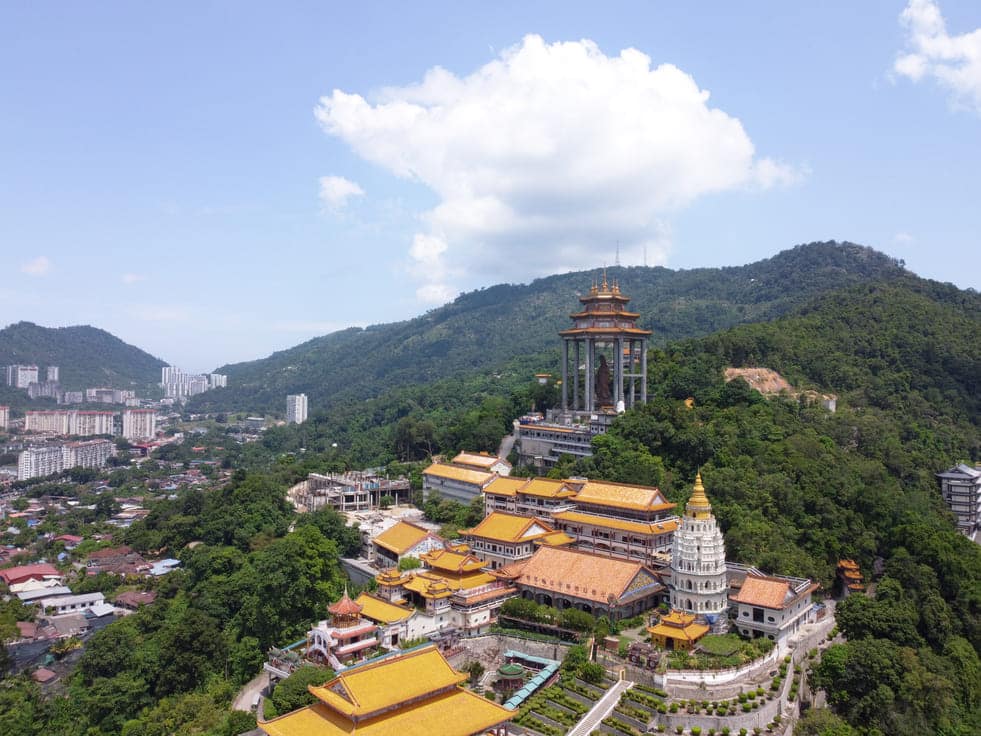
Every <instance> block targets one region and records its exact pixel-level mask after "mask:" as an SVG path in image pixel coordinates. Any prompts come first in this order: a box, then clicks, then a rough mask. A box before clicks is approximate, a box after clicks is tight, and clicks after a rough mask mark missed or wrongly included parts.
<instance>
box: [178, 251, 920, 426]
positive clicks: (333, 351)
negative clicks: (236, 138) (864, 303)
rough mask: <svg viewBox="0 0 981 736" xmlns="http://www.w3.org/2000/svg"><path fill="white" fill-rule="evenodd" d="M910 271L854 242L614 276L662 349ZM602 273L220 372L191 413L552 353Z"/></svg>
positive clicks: (548, 360)
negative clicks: (219, 381) (217, 387)
mask: <svg viewBox="0 0 981 736" xmlns="http://www.w3.org/2000/svg"><path fill="white" fill-rule="evenodd" d="M905 273H907V272H906V271H905V270H904V269H903V268H902V266H901V264H899V263H897V262H896V261H895V260H894V259H892V258H889V257H888V256H886V255H883V254H882V253H878V252H876V251H874V250H872V249H870V248H866V247H863V246H858V245H853V244H850V243H833V242H832V243H812V244H810V245H801V246H797V247H796V248H793V249H791V250H787V251H784V252H782V253H779V254H778V255H776V256H774V257H773V258H768V259H766V260H763V261H759V262H757V263H753V264H750V265H747V266H739V267H731V268H704V269H694V270H689V271H672V270H670V269H667V268H660V267H656V268H644V267H630V268H610V269H609V270H608V277H609V278H610V279H613V278H616V279H617V280H618V281H619V283H620V286H621V289H622V291H623V292H624V293H625V294H626V295H627V296H630V297H631V298H632V299H633V301H632V302H631V308H632V309H634V310H635V311H638V312H640V313H641V315H643V316H642V317H641V320H640V321H641V324H642V325H643V326H645V327H647V328H649V329H651V330H653V332H654V336H653V342H654V344H655V345H657V344H663V343H665V342H667V341H669V340H674V339H678V338H683V337H692V336H698V335H706V334H709V333H712V332H715V331H717V330H720V329H723V328H726V327H730V326H733V325H736V324H741V323H747V322H759V321H765V320H768V319H772V318H774V317H777V316H780V315H782V314H786V313H787V312H788V311H790V310H792V309H793V308H794V307H796V306H799V305H801V304H803V303H804V302H806V301H808V300H809V299H812V298H814V297H815V296H817V295H819V294H822V293H827V292H829V291H832V290H835V289H839V288H842V287H846V286H850V285H855V284H859V283H865V282H870V281H881V280H890V279H895V278H898V277H900V276H902V275H903V274H905ZM600 278H602V271H601V270H596V271H587V272H578V273H567V274H562V275H557V276H549V277H546V278H542V279H537V280H536V281H533V282H532V283H530V284H519V285H513V284H501V285H498V286H492V287H489V288H486V289H481V290H479V291H474V292H470V293H467V294H463V295H461V296H459V297H458V298H457V299H455V300H454V301H453V302H451V303H449V304H447V305H445V306H442V307H439V308H437V309H433V310H431V311H429V312H427V313H426V314H424V315H422V316H420V317H416V318H415V319H411V320H408V321H405V322H397V323H392V324H385V325H374V326H371V327H368V328H366V329H361V328H351V329H347V330H342V331H340V332H335V333H332V334H329V335H325V336H324V337H318V338H314V339H312V340H309V341H307V342H305V343H303V344H301V345H298V346H296V347H294V348H290V349H288V350H283V351H281V352H278V353H274V354H273V355H271V356H269V357H268V358H264V359H262V360H256V361H251V362H248V363H237V364H232V365H226V366H223V367H221V368H220V369H218V370H219V372H221V373H227V374H228V389H226V390H223V391H220V392H213V393H209V394H204V395H201V396H199V397H197V398H196V399H195V400H194V401H193V402H192V405H191V406H192V408H196V409H217V410H236V409H241V410H245V409H252V410H272V411H283V410H284V409H283V407H284V405H285V396H286V394H287V393H297V392H304V393H306V394H307V395H308V396H309V397H310V404H311V409H316V408H331V407H335V406H338V405H340V404H343V403H346V402H348V401H351V400H364V399H367V398H371V397H374V396H378V395H380V394H382V393H384V392H386V391H388V390H390V389H393V388H396V387H398V386H404V385H409V384H416V383H428V382H431V381H434V380H438V379H441V378H446V377H451V376H455V375H461V374H463V373H466V372H472V371H474V370H480V369H489V368H493V367H495V366H498V365H501V364H503V363H505V362H506V361H508V360H509V359H511V358H513V357H515V356H519V355H534V354H538V353H543V352H545V353H549V356H548V357H545V358H544V359H543V360H544V361H545V362H544V365H543V367H548V366H549V365H550V364H553V363H554V361H555V357H554V356H555V355H556V354H557V346H558V338H557V336H556V333H557V332H558V330H560V329H562V328H564V327H565V326H566V325H568V324H569V314H570V313H572V312H573V311H575V309H576V307H577V306H578V304H579V303H578V296H579V295H580V294H582V293H584V292H586V291H588V289H589V287H590V284H591V283H592V282H593V281H594V280H597V279H600Z"/></svg>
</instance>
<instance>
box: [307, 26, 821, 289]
mask: <svg viewBox="0 0 981 736" xmlns="http://www.w3.org/2000/svg"><path fill="white" fill-rule="evenodd" d="M315 114H316V117H317V119H318V121H319V122H320V124H321V125H322V127H323V128H324V130H325V131H326V132H327V133H329V134H330V135H332V136H336V137H338V138H340V139H341V140H343V141H345V142H346V143H347V144H349V145H350V146H351V147H352V148H353V149H354V151H355V152H357V153H358V154H359V155H360V156H361V157H362V158H364V159H366V160H368V161H370V162H373V163H375V164H378V165H380V166H382V167H384V168H386V169H388V170H389V171H391V172H392V173H394V174H395V175H397V176H399V177H402V178H405V179H408V180H411V181H416V182H419V183H421V184H423V185H425V186H426V187H428V188H429V189H431V190H432V191H433V192H435V193H436V194H437V195H438V197H439V203H438V204H437V205H436V206H435V207H434V208H433V209H431V210H429V211H427V212H425V213H422V215H421V218H420V219H421V221H422V223H423V227H422V228H421V230H422V231H421V232H419V233H418V234H416V236H415V237H414V239H413V241H412V245H411V248H410V251H409V254H408V256H409V258H408V260H409V267H410V271H411V272H412V273H413V274H414V275H416V276H417V277H418V278H421V279H422V280H423V281H424V285H423V286H422V287H421V288H420V289H419V292H418V295H419V296H420V298H423V299H427V300H430V301H432V300H434V299H440V298H444V297H446V296H447V295H452V294H453V293H455V289H454V287H452V286H450V285H451V284H460V283H461V282H468V281H469V282H470V283H473V282H475V281H481V282H483V283H487V282H489V281H491V280H492V279H500V278H522V279H524V278H528V277H530V276H535V275H541V274H545V273H554V272H556V271H561V270H569V269H577V268H583V267H595V266H600V265H603V264H604V263H613V260H614V257H615V252H616V249H617V244H618V243H619V247H620V257H621V262H623V263H625V264H628V263H629V264H639V263H641V262H642V260H643V254H644V252H645V251H646V252H647V253H648V254H651V255H653V256H655V259H654V260H656V258H657V257H660V256H663V254H664V253H666V252H667V250H668V246H669V243H668V242H667V241H666V240H665V236H666V233H667V226H666V224H665V222H664V218H665V217H666V216H667V215H668V214H670V213H671V212H672V211H674V210H677V209H678V208H681V207H684V206H685V205H687V204H689V203H690V202H692V201H693V200H695V199H697V198H698V197H701V196H703V195H706V194H709V193H712V192H722V191H726V190H732V189H738V188H767V187H770V186H776V185H783V184H787V183H789V182H792V181H795V180H797V179H798V178H799V177H800V176H801V172H800V171H798V170H797V169H795V168H794V167H790V166H787V165H785V164H781V163H779V162H777V161H773V160H771V159H768V158H760V157H757V155H756V152H755V149H754V146H753V142H752V141H751V140H750V138H749V136H748V135H747V134H746V131H745V130H744V129H743V126H742V124H741V123H740V121H739V120H738V119H737V118H735V117H732V116H731V115H729V114H727V113H725V112H723V111H722V110H719V109H718V108H713V107H711V106H710V105H709V93H708V92H706V91H705V90H703V89H701V88H700V87H699V86H698V84H697V83H696V82H695V80H694V79H693V78H692V77H691V76H690V75H689V74H686V73H685V72H684V71H682V70H681V69H679V68H677V67H676V66H673V65H671V64H661V65H659V66H656V67H652V65H651V59H650V58H649V57H648V56H646V55H645V54H643V53H641V52H640V51H637V50H636V49H626V50H624V51H621V52H620V54H619V55H617V56H607V55H605V54H604V53H603V52H602V51H601V50H600V49H599V48H598V47H597V45H596V44H595V43H593V42H592V41H589V40H583V41H577V42H569V43H551V44H550V43H546V42H545V41H544V40H542V39H541V38H540V37H538V36H527V37H525V38H524V39H523V41H522V42H521V43H520V44H518V45H517V46H515V47H513V48H510V49H508V50H506V51H504V52H503V53H502V54H501V55H500V56H499V57H498V58H497V59H495V60H493V61H491V62H489V63H488V64H486V65H484V66H482V67H481V68H479V69H477V70H476V71H475V72H473V73H472V74H470V75H468V76H465V77H458V76H456V75H455V74H452V73H451V72H449V71H446V70H444V69H441V68H438V67H437V68H434V69H431V70H430V71H429V72H427V73H426V75H425V76H424V78H423V79H422V80H421V81H420V82H419V83H418V84H414V85H411V86H407V87H397V88H389V89H385V90H383V91H382V92H381V93H380V94H379V95H378V97H377V99H374V100H372V101H369V100H366V99H365V98H364V97H362V96H361V95H359V94H352V93H348V92H344V91H342V90H338V89H335V90H334V91H333V92H332V93H331V94H330V95H328V96H325V97H322V98H321V100H320V102H319V104H318V106H317V108H316V110H315ZM658 254H660V256H659V255H658ZM648 262H650V261H648Z"/></svg>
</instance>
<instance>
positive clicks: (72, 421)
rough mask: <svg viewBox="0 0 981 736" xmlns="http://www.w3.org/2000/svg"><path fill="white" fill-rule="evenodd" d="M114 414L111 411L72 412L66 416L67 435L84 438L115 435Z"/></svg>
mask: <svg viewBox="0 0 981 736" xmlns="http://www.w3.org/2000/svg"><path fill="white" fill-rule="evenodd" d="M115 423H116V414H115V412H111V411H72V412H69V416H68V434H74V435H78V436H79V437H86V436H91V435H97V434H115V431H116V427H115Z"/></svg>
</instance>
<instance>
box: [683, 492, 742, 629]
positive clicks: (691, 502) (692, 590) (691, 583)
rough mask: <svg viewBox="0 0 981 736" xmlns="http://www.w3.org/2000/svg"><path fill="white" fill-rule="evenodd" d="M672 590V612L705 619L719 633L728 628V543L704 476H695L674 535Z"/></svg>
mask: <svg viewBox="0 0 981 736" xmlns="http://www.w3.org/2000/svg"><path fill="white" fill-rule="evenodd" d="M670 590H671V604H670V605H671V607H672V608H673V609H676V610H680V611H684V612H686V613H693V614H695V615H698V616H704V617H705V619H706V621H708V623H709V625H710V626H712V628H713V630H714V631H715V632H717V633H718V632H725V631H726V630H727V629H728V618H727V612H728V609H729V600H728V594H729V588H728V582H727V576H726V550H725V543H724V541H723V539H722V530H721V529H719V525H718V523H717V522H716V520H715V516H714V515H713V514H712V505H711V504H710V503H709V500H708V496H706V495H705V486H703V485H702V475H701V473H698V474H697V475H696V476H695V487H694V490H693V491H692V494H691V498H689V499H688V503H687V504H686V505H685V514H684V516H682V518H681V525H680V526H679V527H678V530H677V532H675V535H674V544H673V545H672V548H671V583H670Z"/></svg>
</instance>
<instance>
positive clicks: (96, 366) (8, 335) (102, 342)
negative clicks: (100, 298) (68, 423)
mask: <svg viewBox="0 0 981 736" xmlns="http://www.w3.org/2000/svg"><path fill="white" fill-rule="evenodd" d="M13 363H23V364H28V365H31V364H36V365H38V366H40V367H41V368H42V373H41V378H42V380H43V378H44V373H43V368H44V367H46V366H49V365H56V366H58V367H59V368H60V382H61V385H62V387H63V388H66V389H74V390H79V389H83V388H87V387H94V386H108V387H111V388H135V387H137V386H145V385H147V384H151V383H156V382H158V381H159V380H160V368H161V367H162V366H164V365H166V363H165V362H164V361H162V360H160V359H159V358H154V357H153V356H152V355H150V354H149V353H145V352H143V351H142V350H140V349H139V348H137V347H134V346H132V345H129V344H127V343H125V342H123V341H122V340H120V339H119V338H118V337H115V336H113V335H111V334H109V333H108V332H106V331H105V330H100V329H98V328H96V327H89V326H88V325H79V326H75V327H41V326H40V325H36V324H33V323H32V322H18V323H16V324H12V325H10V326H9V327H5V328H4V329H2V330H0V366H7V365H10V364H13Z"/></svg>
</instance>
